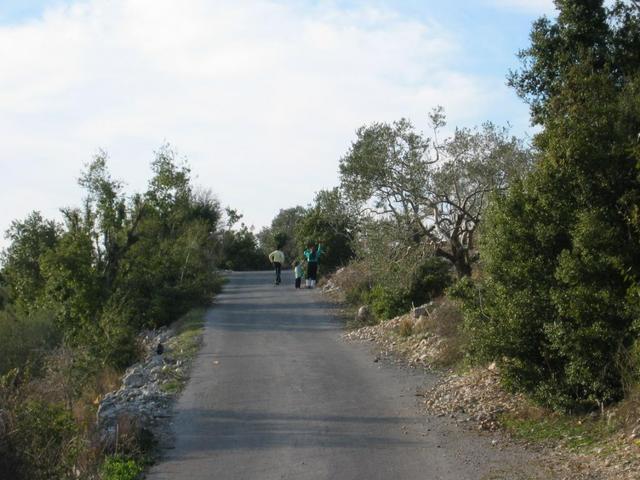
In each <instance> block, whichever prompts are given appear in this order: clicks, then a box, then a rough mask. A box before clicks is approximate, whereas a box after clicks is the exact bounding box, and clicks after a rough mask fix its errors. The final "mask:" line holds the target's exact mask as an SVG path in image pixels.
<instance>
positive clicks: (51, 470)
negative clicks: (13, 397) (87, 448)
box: [0, 400, 79, 480]
mask: <svg viewBox="0 0 640 480" xmlns="http://www.w3.org/2000/svg"><path fill="white" fill-rule="evenodd" d="M14 407H15V409H14V410H13V412H11V413H12V415H11V417H12V429H11V432H10V433H9V435H8V439H7V443H6V446H5V452H4V453H5V455H3V456H2V461H0V473H3V474H4V475H3V478H15V479H24V480H27V479H28V480H51V479H53V478H67V477H69V476H71V471H72V468H73V465H74V463H75V459H76V457H77V455H78V452H79V437H78V431H77V429H76V425H75V422H74V420H73V418H72V416H71V414H70V413H69V412H68V411H67V410H66V409H65V408H64V407H63V406H62V405H58V404H48V403H46V402H44V401H36V400H27V401H25V402H21V403H16V404H15V405H14ZM3 469H4V471H3Z"/></svg>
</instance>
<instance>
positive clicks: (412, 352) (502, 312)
mask: <svg viewBox="0 0 640 480" xmlns="http://www.w3.org/2000/svg"><path fill="white" fill-rule="evenodd" d="M556 6H557V8H558V16H557V17H555V18H553V19H551V18H541V19H540V20H538V21H536V22H535V23H534V25H533V27H532V31H531V44H530V46H529V47H528V48H526V49H525V50H523V51H522V52H519V58H520V59H521V67H520V68H518V69H516V70H514V71H513V72H510V74H509V76H508V81H509V84H510V85H511V86H512V87H513V88H514V89H515V91H516V92H517V93H518V95H519V96H520V97H521V98H522V99H523V100H524V101H525V102H526V103H527V104H528V105H529V106H530V107H531V120H532V123H533V124H534V125H536V126H538V127H539V133H537V134H536V135H535V136H534V138H533V139H532V141H531V142H524V141H522V140H520V139H517V138H515V137H513V136H512V135H511V134H510V133H509V131H508V130H507V129H506V128H503V127H500V126H497V125H493V124H491V123H486V124H484V125H481V126H479V127H476V128H467V127H456V128H454V129H451V128H449V127H447V124H446V117H445V112H444V111H443V110H442V109H441V108H436V109H434V110H433V111H432V112H431V114H430V117H429V125H428V127H429V129H428V130H429V131H430V132H431V133H430V134H429V135H425V134H423V133H421V132H420V131H419V130H418V129H417V128H416V127H414V125H413V124H412V123H411V122H410V121H408V120H406V119H399V120H398V121H396V122H392V123H373V124H370V125H365V126H362V127H361V128H360V129H358V130H357V133H356V138H355V139H354V141H353V143H352V145H351V147H350V148H349V149H348V151H347V152H346V153H345V155H344V156H343V157H342V159H341V160H340V171H339V174H340V186H339V187H338V188H337V189H335V190H333V191H330V192H320V193H319V194H318V198H317V199H316V201H315V203H314V204H312V205H310V206H309V207H308V208H306V209H302V208H300V207H297V208H296V209H294V210H291V211H286V210H283V211H282V212H281V215H284V214H285V213H286V212H295V215H296V216H297V223H296V222H290V223H289V224H288V225H296V226H295V227H291V226H289V227H287V235H293V238H294V239H295V240H294V242H293V243H296V242H298V243H302V242H304V241H306V240H307V238H308V237H311V236H313V237H318V238H319V239H322V240H325V239H340V240H341V241H344V242H345V243H342V244H339V245H340V246H339V247H332V246H329V248H327V253H328V256H331V261H327V262H326V263H324V264H322V262H321V268H324V269H325V270H324V273H325V274H329V273H332V272H334V273H332V274H331V275H325V280H326V278H327V277H328V278H329V279H328V281H327V283H326V285H325V289H326V290H327V291H330V292H337V293H338V294H339V296H340V298H341V300H342V301H343V302H345V304H346V305H347V309H348V310H349V312H350V314H349V315H350V316H351V317H352V318H354V320H352V321H351V324H352V326H361V327H364V328H363V329H361V330H358V331H356V333H352V334H350V335H355V336H358V335H360V336H362V337H363V338H364V337H366V338H368V339H372V338H373V339H376V340H379V341H381V342H383V344H384V345H385V346H386V347H388V348H389V349H390V350H391V349H392V350H394V351H396V352H398V351H400V353H403V354H405V355H406V357H407V358H408V359H409V360H410V361H411V362H414V363H415V362H416V359H418V360H420V358H421V357H423V358H422V360H420V361H419V362H418V363H420V362H422V363H429V365H434V364H438V365H440V366H446V367H448V368H450V369H452V371H454V372H456V373H455V374H456V375H457V374H462V375H463V376H464V375H466V374H469V375H471V376H470V377H469V378H472V376H473V375H476V374H478V375H481V373H479V372H483V371H485V372H486V371H490V372H491V373H490V375H491V376H492V378H493V377H495V378H496V379H498V380H499V381H498V383H497V384H496V385H499V388H500V389H501V391H503V392H505V394H509V395H515V396H518V398H522V399H524V400H523V402H524V403H522V405H524V404H526V405H528V406H527V408H526V409H524V410H518V411H517V412H515V413H514V412H512V413H509V414H507V413H505V414H504V415H501V416H499V418H498V416H496V417H495V421H496V422H497V424H500V425H502V426H503V427H504V428H507V429H508V430H510V431H511V432H513V433H514V434H515V435H517V436H520V437H521V438H525V439H527V438H528V439H531V440H536V441H538V440H544V439H549V440H553V441H555V442H556V444H557V445H564V446H565V447H567V448H569V449H571V450H579V451H581V452H583V453H584V452H587V453H588V454H589V455H595V456H598V455H600V456H602V455H605V454H606V453H607V452H609V453H612V454H613V453H614V452H617V453H620V452H627V457H628V458H627V460H625V461H628V460H629V458H636V457H638V455H637V454H638V453H639V452H638V450H637V447H638V438H640V408H639V402H638V398H639V395H640V393H639V392H640V354H639V352H640V340H639V338H640V301H639V299H640V295H639V293H640V287H639V285H640V220H639V219H640V215H639V212H640V210H639V206H638V205H639V204H640V141H639V140H638V132H640V56H639V54H638V52H640V9H639V8H638V5H637V2H627V1H617V2H610V3H607V4H605V3H604V2H602V1H598V0H596V1H591V2H578V1H570V0H568V1H558V2H556ZM446 132H449V133H448V134H447V133H446ZM327 198H331V199H332V201H333V202H334V203H333V204H332V206H331V208H323V205H326V201H327ZM276 220H278V219H276ZM276 220H274V224H273V225H272V229H273V230H274V231H275V230H278V229H279V228H281V225H282V224H281V223H278V222H277V221H276ZM311 224H313V225H314V226H315V228H309V226H310V225H311ZM326 243H327V244H329V242H328V241H327V242H326ZM336 245H338V244H337V243H336ZM425 304H426V305H427V307H426V308H425V309H423V310H425V312H423V313H422V314H420V315H414V314H411V313H409V314H407V312H410V311H412V310H413V308H414V307H418V306H423V305H425ZM443 305H444V306H446V308H447V309H448V313H447V315H445V316H446V317H447V318H448V320H447V321H445V322H442V321H441V319H440V317H439V316H438V315H439V314H438V313H437V312H438V310H439V309H440V308H442V306H443ZM419 311H421V312H422V310H419ZM454 312H455V313H454ZM448 322H450V323H448ZM357 332H360V333H357ZM436 338H438V339H439V340H438V341H437V342H436V340H434V339H436ZM440 340H442V342H440ZM434 342H435V343H438V342H440V343H444V344H447V345H449V346H450V348H449V349H448V350H449V351H448V353H447V354H446V355H445V357H447V358H448V359H447V360H445V359H444V358H442V359H441V358H438V355H437V354H436V353H434V352H435V350H434V348H433V345H434V344H435V343H434ZM487 366H491V369H490V370H487ZM465 372H467V373H465ZM474 378H475V377H474ZM463 383H464V381H463ZM492 385H493V384H492ZM534 412H535V414H534ZM492 421H493V420H492ZM592 446H593V448H592V449H591V447H592ZM634 448H635V449H636V450H633V449H634ZM634 452H635V454H634ZM596 454H597V455H596ZM614 456H615V455H614ZM621 478H622V477H621Z"/></svg>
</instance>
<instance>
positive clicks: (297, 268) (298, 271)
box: [293, 260, 304, 288]
mask: <svg viewBox="0 0 640 480" xmlns="http://www.w3.org/2000/svg"><path fill="white" fill-rule="evenodd" d="M293 274H294V275H295V277H296V288H300V284H301V283H302V275H303V274H304V271H303V270H302V265H300V262H299V261H297V260H296V261H295V262H293Z"/></svg>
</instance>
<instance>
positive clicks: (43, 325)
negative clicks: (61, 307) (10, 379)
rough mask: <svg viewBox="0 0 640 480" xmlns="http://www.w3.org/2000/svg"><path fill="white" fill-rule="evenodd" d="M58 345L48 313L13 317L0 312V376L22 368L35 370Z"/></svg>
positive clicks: (55, 331)
mask: <svg viewBox="0 0 640 480" xmlns="http://www.w3.org/2000/svg"><path fill="white" fill-rule="evenodd" d="M59 342H60V333H59V330H58V329H57V328H56V327H55V325H54V322H53V317H52V315H51V314H49V313H46V312H34V313H32V314H31V315H14V314H12V313H10V312H8V311H1V310H0V352H2V355H0V375H3V374H5V373H7V372H8V371H9V370H11V369H12V368H24V367H25V366H26V365H31V366H32V367H35V369H36V370H39V368H40V367H41V363H42V360H43V358H44V357H45V355H46V353H47V352H48V351H50V350H51V349H53V348H54V347H55V346H56V345H58V343H59Z"/></svg>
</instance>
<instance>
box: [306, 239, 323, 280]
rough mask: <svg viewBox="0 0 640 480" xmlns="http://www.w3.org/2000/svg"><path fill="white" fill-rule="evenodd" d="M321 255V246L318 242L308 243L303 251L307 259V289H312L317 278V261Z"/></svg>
mask: <svg viewBox="0 0 640 480" xmlns="http://www.w3.org/2000/svg"><path fill="white" fill-rule="evenodd" d="M321 254H322V245H321V244H320V242H318V245H317V246H316V244H315V243H313V242H310V243H309V244H307V249H306V250H305V251H304V257H305V258H306V259H307V282H306V284H307V288H314V287H315V286H316V281H317V277H318V259H319V258H320V255H321Z"/></svg>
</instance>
